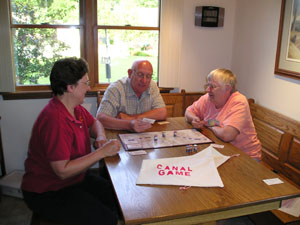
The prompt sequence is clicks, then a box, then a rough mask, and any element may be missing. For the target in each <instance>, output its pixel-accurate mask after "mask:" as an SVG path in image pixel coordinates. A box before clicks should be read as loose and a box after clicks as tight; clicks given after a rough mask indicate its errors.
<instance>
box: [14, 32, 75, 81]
mask: <svg viewBox="0 0 300 225" xmlns="http://www.w3.org/2000/svg"><path fill="white" fill-rule="evenodd" d="M12 32H13V45H14V46H13V47H14V59H15V72H16V78H17V82H16V83H17V85H18V86H20V85H46V84H50V81H49V75H50V71H51V68H52V66H53V63H54V62H55V61H56V60H58V59H60V58H63V57H70V56H76V57H80V36H79V29H27V28H26V29H23V28H18V29H12Z"/></svg>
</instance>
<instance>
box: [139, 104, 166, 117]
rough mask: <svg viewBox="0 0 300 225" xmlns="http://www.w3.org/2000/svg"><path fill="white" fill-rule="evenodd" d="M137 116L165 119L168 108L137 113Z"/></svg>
mask: <svg viewBox="0 0 300 225" xmlns="http://www.w3.org/2000/svg"><path fill="white" fill-rule="evenodd" d="M136 118H138V119H142V118H150V119H154V120H165V119H166V118H167V109H166V108H165V107H164V108H158V109H152V110H150V111H147V112H144V113H141V114H138V115H136Z"/></svg>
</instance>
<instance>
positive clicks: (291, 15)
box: [274, 0, 300, 79]
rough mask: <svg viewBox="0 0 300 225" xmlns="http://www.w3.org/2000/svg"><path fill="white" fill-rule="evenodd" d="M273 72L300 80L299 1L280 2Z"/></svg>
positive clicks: (285, 0) (287, 0)
mask: <svg viewBox="0 0 300 225" xmlns="http://www.w3.org/2000/svg"><path fill="white" fill-rule="evenodd" d="M274 72H275V74H278V75H282V76H288V77H292V78H298V79H300V0H282V3H281V15H280V25H279V32H278V42H277V52H276V61H275V71H274Z"/></svg>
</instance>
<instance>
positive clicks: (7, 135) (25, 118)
mask: <svg viewBox="0 0 300 225" xmlns="http://www.w3.org/2000/svg"><path fill="white" fill-rule="evenodd" d="M96 100H97V99H96V97H88V98H85V102H84V104H83V106H84V107H85V108H86V109H87V110H89V112H90V113H92V115H94V116H95V115H96V110H97V101H96ZM48 101H49V99H35V100H8V101H3V100H0V116H1V121H0V123H1V132H2V142H3V148H4V160H5V168H6V172H7V173H9V172H11V171H13V170H24V161H25V159H26V154H27V150H28V143H29V138H30V135H31V128H32V126H33V123H34V121H35V120H36V118H37V116H38V114H39V113H40V112H41V110H42V109H43V108H44V106H45V105H46V104H47V103H48Z"/></svg>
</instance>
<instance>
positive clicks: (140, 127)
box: [130, 119, 152, 133]
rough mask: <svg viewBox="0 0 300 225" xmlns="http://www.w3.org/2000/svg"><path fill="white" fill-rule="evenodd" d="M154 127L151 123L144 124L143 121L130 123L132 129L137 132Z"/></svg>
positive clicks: (137, 120) (135, 120) (136, 120)
mask: <svg viewBox="0 0 300 225" xmlns="http://www.w3.org/2000/svg"><path fill="white" fill-rule="evenodd" d="M150 127H152V125H151V123H149V122H144V121H142V120H141V119H134V120H131V121H130V128H131V130H133V131H135V132H138V133H139V132H143V131H145V130H147V129H149V128H150Z"/></svg>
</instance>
